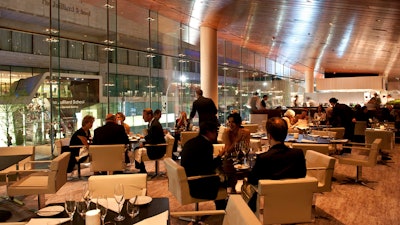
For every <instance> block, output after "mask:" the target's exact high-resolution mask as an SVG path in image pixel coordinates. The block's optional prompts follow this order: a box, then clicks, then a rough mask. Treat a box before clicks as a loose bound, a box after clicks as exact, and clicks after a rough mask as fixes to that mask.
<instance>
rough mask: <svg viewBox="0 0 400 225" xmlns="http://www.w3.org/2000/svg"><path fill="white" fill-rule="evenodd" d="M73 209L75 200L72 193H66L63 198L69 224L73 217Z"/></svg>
mask: <svg viewBox="0 0 400 225" xmlns="http://www.w3.org/2000/svg"><path fill="white" fill-rule="evenodd" d="M75 209H76V202H75V199H74V197H73V195H72V194H67V195H66V198H65V211H66V212H67V213H68V216H69V219H70V221H71V224H72V221H73V219H74V213H75Z"/></svg>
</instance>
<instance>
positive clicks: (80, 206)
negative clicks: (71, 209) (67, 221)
mask: <svg viewBox="0 0 400 225" xmlns="http://www.w3.org/2000/svg"><path fill="white" fill-rule="evenodd" d="M76 210H77V211H78V213H79V215H81V217H82V218H83V219H85V214H86V212H87V210H88V205H87V204H86V202H85V201H79V202H77V203H76Z"/></svg>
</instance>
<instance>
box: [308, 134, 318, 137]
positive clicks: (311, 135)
mask: <svg viewBox="0 0 400 225" xmlns="http://www.w3.org/2000/svg"><path fill="white" fill-rule="evenodd" d="M308 136H310V137H319V135H318V134H309V135H308Z"/></svg>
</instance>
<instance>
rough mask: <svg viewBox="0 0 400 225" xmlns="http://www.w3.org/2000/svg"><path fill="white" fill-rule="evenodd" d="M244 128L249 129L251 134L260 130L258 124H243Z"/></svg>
mask: <svg viewBox="0 0 400 225" xmlns="http://www.w3.org/2000/svg"><path fill="white" fill-rule="evenodd" d="M242 126H243V127H244V128H247V129H248V130H249V131H250V133H256V132H257V130H258V124H256V123H248V124H242Z"/></svg>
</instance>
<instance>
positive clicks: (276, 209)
mask: <svg viewBox="0 0 400 225" xmlns="http://www.w3.org/2000/svg"><path fill="white" fill-rule="evenodd" d="M317 186H318V181H317V179H315V178H314V177H305V178H298V179H284V180H259V182H258V191H257V192H258V197H257V212H256V213H257V216H260V202H261V198H264V210H263V217H262V218H263V224H276V223H279V224H282V223H301V222H310V221H312V213H311V212H312V199H313V193H314V192H315V191H316V190H317Z"/></svg>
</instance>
